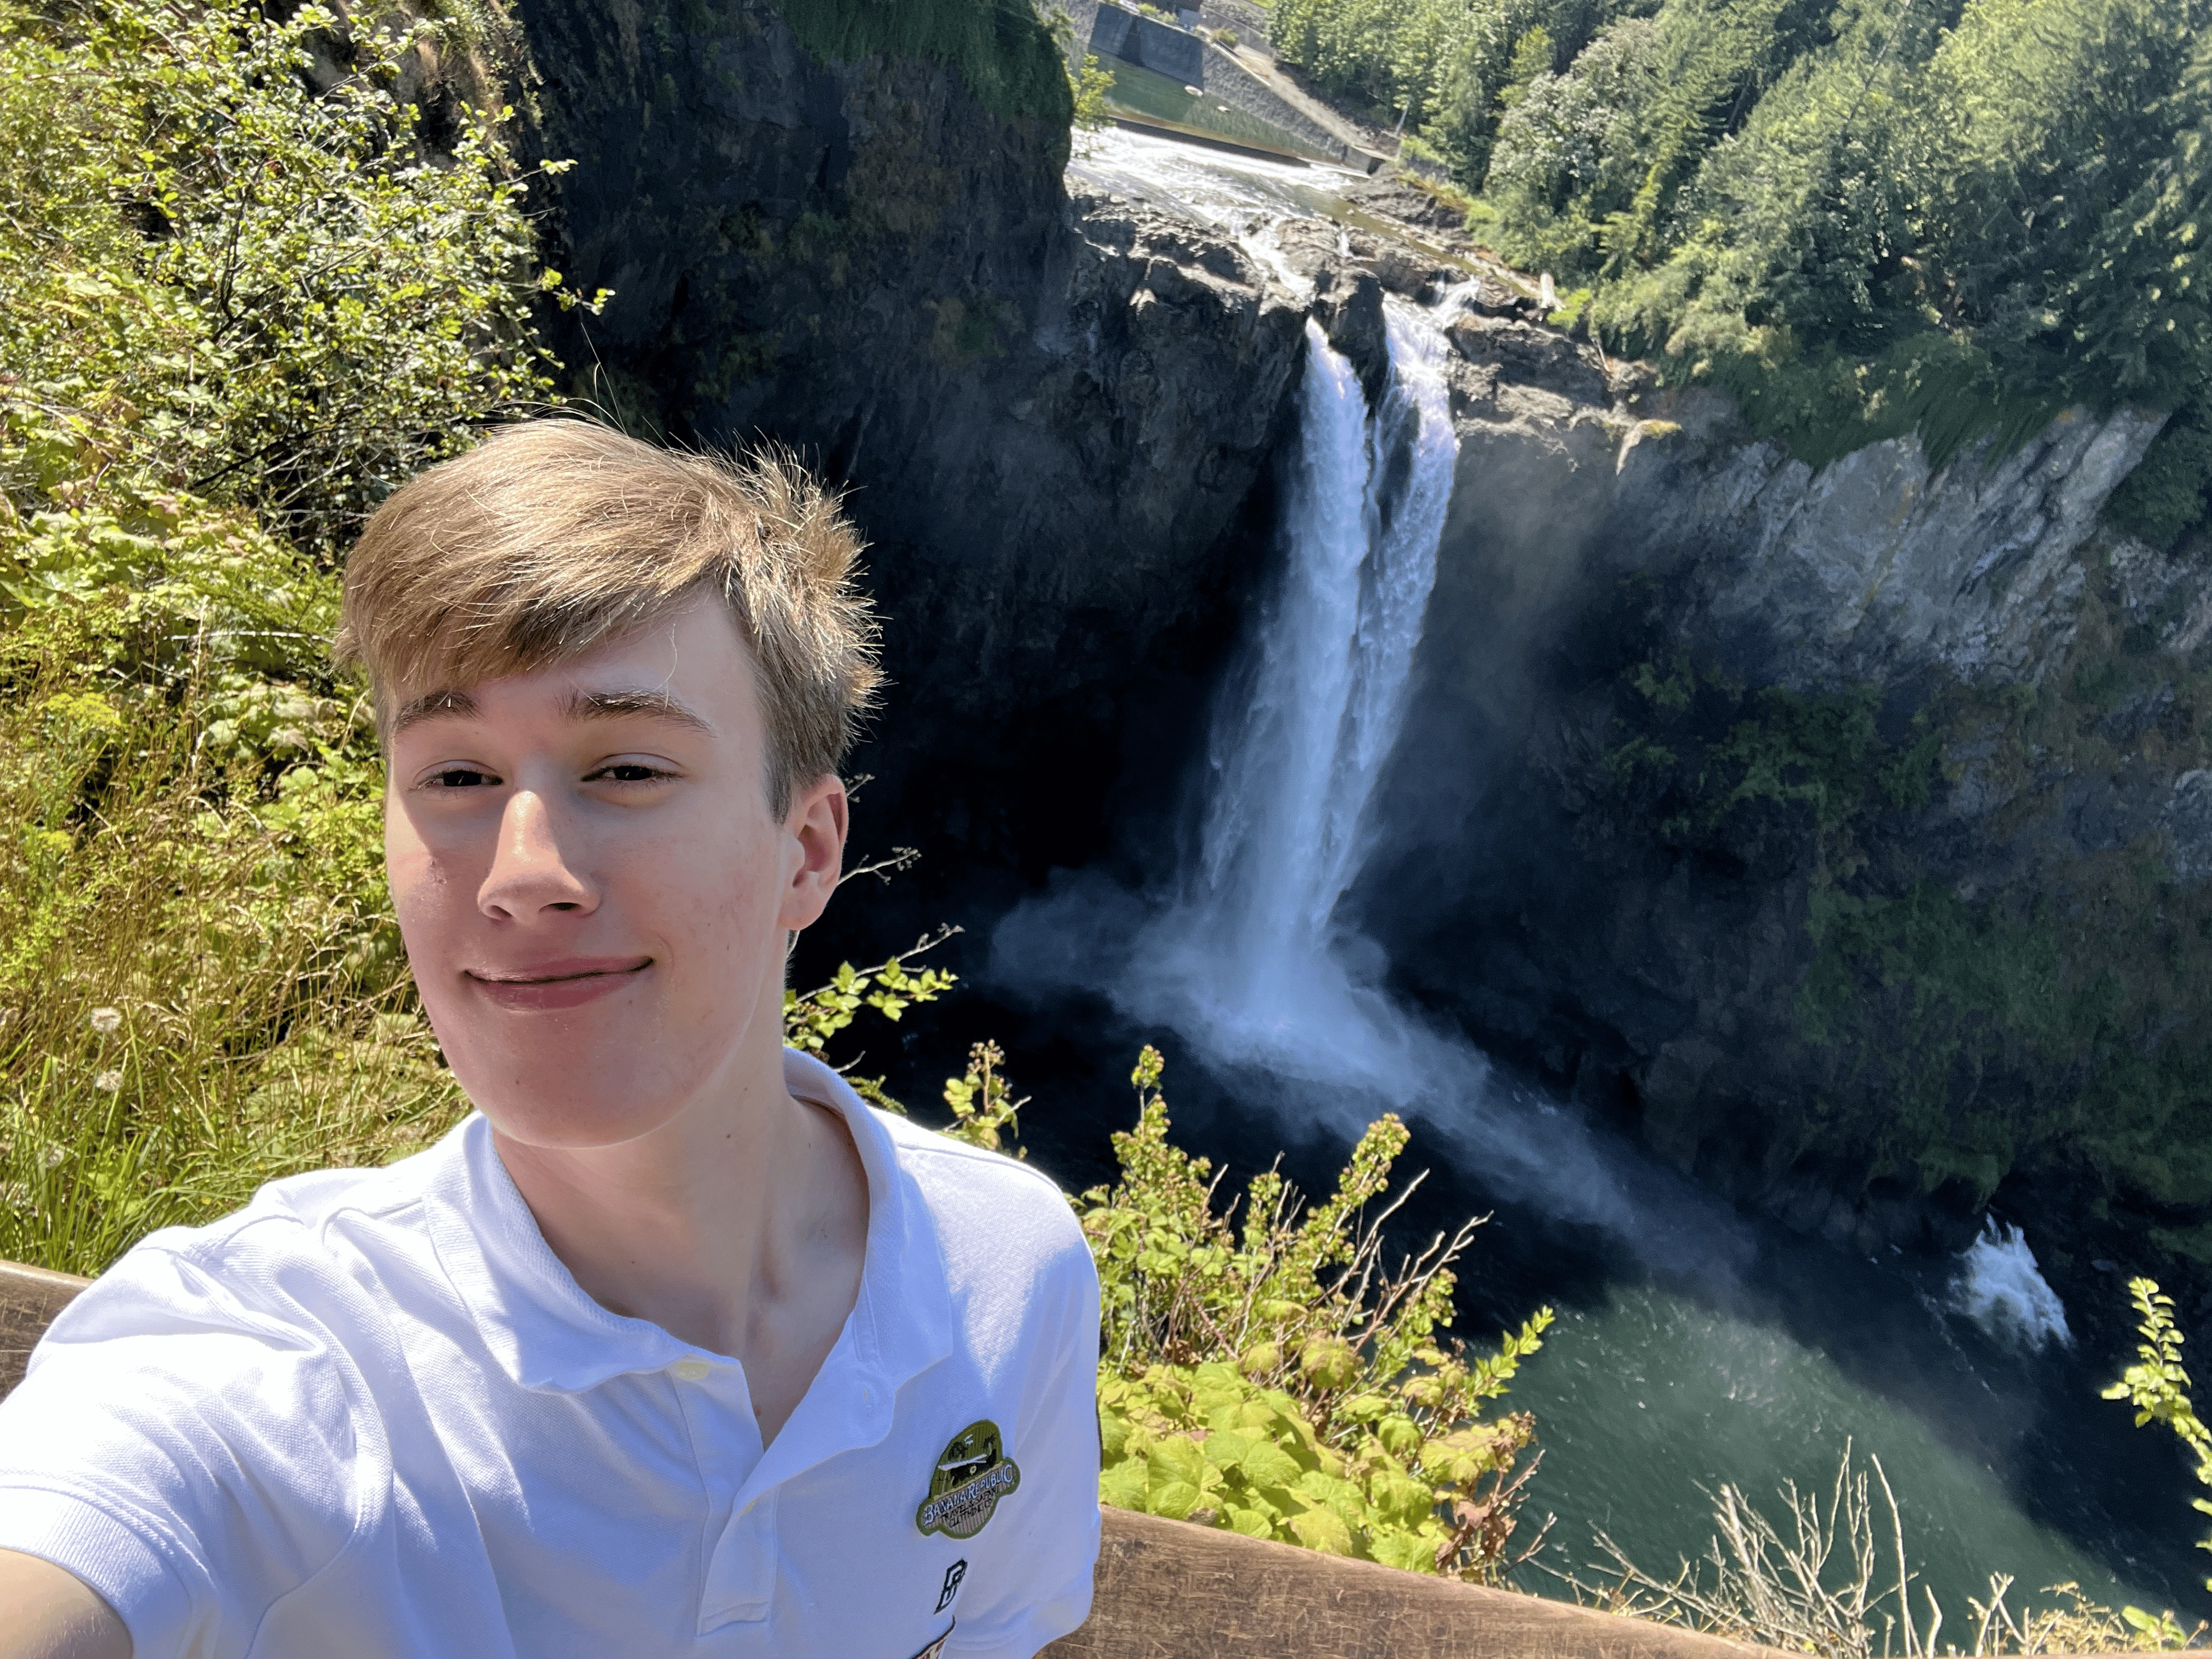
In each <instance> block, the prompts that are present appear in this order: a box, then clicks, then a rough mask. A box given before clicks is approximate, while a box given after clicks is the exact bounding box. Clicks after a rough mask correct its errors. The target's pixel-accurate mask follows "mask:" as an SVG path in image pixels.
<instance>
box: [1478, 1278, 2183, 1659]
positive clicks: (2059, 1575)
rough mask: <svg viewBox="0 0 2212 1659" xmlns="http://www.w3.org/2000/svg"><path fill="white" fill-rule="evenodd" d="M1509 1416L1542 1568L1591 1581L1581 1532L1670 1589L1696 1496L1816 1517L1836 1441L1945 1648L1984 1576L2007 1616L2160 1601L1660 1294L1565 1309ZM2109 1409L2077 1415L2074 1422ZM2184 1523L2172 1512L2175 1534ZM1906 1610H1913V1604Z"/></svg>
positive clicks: (1849, 1386)
mask: <svg viewBox="0 0 2212 1659" xmlns="http://www.w3.org/2000/svg"><path fill="white" fill-rule="evenodd" d="M1510 1403H1511V1405H1512V1406H1513V1407H1515V1408H1516V1409H1519V1410H1525V1411H1531V1412H1534V1413H1535V1415H1536V1423H1537V1437H1538V1442H1539V1443H1540V1444H1541V1446H1542V1447H1543V1449H1544V1462H1543V1468H1542V1470H1541V1474H1539V1475H1538V1476H1537V1478H1536V1480H1535V1482H1534V1501H1533V1503H1532V1504H1530V1506H1529V1507H1530V1510H1532V1511H1533V1512H1534V1516H1537V1517H1541V1516H1542V1514H1543V1513H1544V1512H1546V1511H1547V1510H1548V1511H1550V1512H1552V1513H1553V1514H1554V1515H1556V1516H1557V1517H1558V1519H1557V1521H1556V1522H1555V1523H1554V1525H1553V1529H1552V1534H1551V1541H1550V1543H1549V1544H1548V1545H1547V1548H1546V1550H1545V1553H1544V1555H1543V1557H1542V1558H1541V1559H1543V1560H1544V1561H1546V1562H1547V1563H1548V1564H1549V1565H1551V1566H1552V1567H1553V1569H1554V1570H1555V1571H1580V1572H1582V1575H1583V1577H1584V1578H1585V1579H1586V1580H1589V1581H1591V1582H1595V1581H1597V1580H1598V1579H1600V1578H1602V1577H1605V1576H1606V1575H1605V1574H1603V1573H1601V1572H1591V1571H1585V1570H1584V1569H1585V1567H1586V1564H1589V1563H1591V1562H1594V1561H1596V1560H1598V1559H1601V1558H1600V1556H1599V1553H1598V1552H1597V1551H1596V1550H1595V1548H1593V1547H1591V1534H1592V1530H1593V1528H1604V1529H1605V1531H1607V1533H1609V1534H1611V1535H1612V1536H1613V1539H1614V1540H1615V1541H1617V1542H1619V1543H1620V1545H1621V1546H1622V1547H1623V1548H1625V1549H1626V1551H1627V1552H1628V1553H1629V1554H1630V1555H1631V1556H1632V1558H1633V1559H1635V1560H1636V1561H1637V1562H1638V1564H1639V1565H1641V1566H1643V1567H1644V1570H1645V1571H1648V1572H1651V1573H1653V1574H1654V1575H1655V1576H1657V1577H1662V1578H1664V1577H1672V1575H1673V1573H1674V1569H1675V1567H1676V1565H1677V1564H1678V1562H1679V1561H1680V1559H1682V1558H1683V1557H1685V1556H1688V1557H1692V1558H1694V1557H1697V1556H1699V1555H1701V1554H1702V1553H1704V1550H1705V1546H1706V1542H1707V1541H1708V1540H1709V1539H1710V1538H1711V1535H1712V1532H1713V1528H1712V1524H1711V1505H1710V1504H1709V1503H1708V1501H1707V1500H1706V1498H1705V1496H1704V1495H1703V1494H1702V1493H1700V1492H1699V1490H1698V1488H1699V1486H1700V1485H1702V1486H1705V1487H1707V1488H1708V1489H1717V1488H1718V1486H1719V1485H1720V1483H1722V1482H1723V1481H1727V1482H1729V1483H1731V1484H1733V1485H1735V1486H1736V1487H1738V1488H1739V1489H1740V1490H1741V1492H1743V1493H1744V1495H1745V1496H1746V1497H1747V1498H1750V1499H1751V1500H1752V1501H1753V1505H1754V1506H1755V1507H1757V1508H1759V1509H1760V1510H1762V1511H1764V1512H1765V1515H1766V1516H1767V1517H1768V1519H1770V1520H1771V1521H1774V1522H1777V1523H1778V1525H1781V1524H1783V1522H1784V1516H1785V1515H1786V1510H1785V1508H1784V1504H1783V1503H1782V1501H1781V1500H1780V1499H1779V1498H1777V1497H1776V1492H1777V1490H1778V1488H1779V1487H1780V1486H1782V1485H1783V1483H1784V1482H1785V1481H1787V1480H1796V1483H1797V1485H1798V1486H1799V1487H1800V1488H1801V1489H1806V1488H1813V1489H1817V1490H1818V1491H1819V1492H1820V1493H1821V1495H1822V1498H1823V1502H1824V1503H1825V1501H1826V1495H1827V1493H1828V1492H1829V1490H1830V1487H1831V1486H1832V1482H1833V1480H1834V1478H1835V1474H1836V1468H1837V1463H1838V1460H1839V1459H1840V1458H1841V1457H1842V1456H1843V1455H1844V1446H1845V1443H1846V1442H1847V1441H1848V1442H1849V1443H1850V1445H1851V1446H1852V1448H1853V1449H1854V1450H1855V1451H1856V1452H1857V1454H1859V1455H1860V1456H1861V1457H1862V1459H1863V1458H1864V1457H1866V1456H1868V1455H1871V1456H1874V1457H1878V1458H1879V1459H1880V1460H1881V1465H1882V1468H1883V1469H1884V1471H1885V1472H1886V1473H1887V1475H1888V1478H1889V1484H1890V1486H1891V1489H1892V1490H1893V1492H1895V1494H1896V1496H1897V1499H1898V1505H1899V1510H1900V1512H1901V1515H1902V1517H1903V1522H1904V1531H1905V1553H1906V1555H1907V1557H1908V1558H1909V1559H1910V1560H1911V1563H1912V1565H1913V1566H1914V1568H1915V1570H1916V1571H1917V1572H1918V1573H1919V1575H1920V1577H1921V1579H1922V1582H1923V1583H1925V1584H1926V1585H1927V1586H1928V1587H1929V1589H1932V1590H1933V1591H1934V1592H1935V1594H1936V1597H1937V1599H1938V1601H1941V1602H1942V1605H1943V1608H1944V1626H1945V1636H1946V1638H1947V1639H1948V1638H1950V1637H1951V1636H1952V1635H1953V1634H1954V1633H1957V1634H1958V1635H1959V1637H1960V1639H1961V1640H1962V1641H1965V1640H1966V1636H1967V1634H1968V1632H1966V1628H1965V1627H1966V1626H1967V1625H1968V1623H1969V1620H1970V1617H1971V1610H1970V1609H1969V1608H1968V1607H1967V1606H1966V1598H1967V1597H1968V1596H1969V1595H1973V1596H1976V1597H1978V1598H1979V1599H1981V1600H1984V1601H1986V1600H1987V1599H1988V1595H1989V1591H1988V1588H1987V1586H1988V1580H1989V1575H1990V1573H1991V1572H1992V1571H2002V1572H2006V1573H2009V1574H2010V1575H2012V1577H2013V1578H2014V1579H2015V1586H2014V1589H2012V1591H2011V1593H2010V1595H2009V1596H2008V1605H2009V1606H2010V1607H2012V1608H2013V1609H2014V1610H2015V1613H2017V1612H2019V1611H2020V1610H2021V1607H2023V1606H2024V1605H2028V1604H2038V1605H2039V1604H2043V1603H2046V1602H2048V1601H2051V1599H2052V1598H2051V1597H2049V1596H2045V1595H2038V1594H2037V1591H2038V1590H2039V1589H2040V1588H2041V1587H2043V1586H2045V1585H2051V1584H2059V1583H2069V1582H2071V1583H2079V1584H2080V1585H2081V1589H2082V1591H2083V1593H2084V1594H2086V1595H2087V1596H2088V1597H2089V1599H2090V1600H2091V1601H2099V1602H2102V1603H2104V1604H2106V1605H2107V1606H2112V1607H2118V1606H2122V1605H2124V1604H2127V1603H2130V1602H2133V1603H2136V1604H2140V1605H2148V1606H2151V1607H2156V1606H2158V1605H2159V1604H2160V1603H2159V1598H2158V1597H2157V1596H2156V1595H2154V1594H2153V1593H2151V1592H2149V1591H2148V1590H2144V1589H2139V1588H2136V1587H2135V1586H2131V1585H2129V1584H2126V1583H2122V1582H2121V1581H2120V1580H2119V1579H2118V1578H2117V1577H2114V1576H2113V1574H2112V1572H2111V1571H2109V1570H2108V1569H2107V1568H2106V1567H2105V1566H2104V1565H2102V1564H2100V1562H2098V1561H2097V1560H2095V1559H2093V1558H2091V1557H2090V1556H2088V1555H2087V1554H2085V1553H2083V1552H2082V1551H2081V1550H2080V1549H2079V1548H2077V1547H2075V1546H2074V1545H2072V1544H2070V1543H2069V1542H2068V1541H2066V1540H2064V1539H2063V1538H2060V1537H2058V1536H2057V1534H2054V1533H2052V1532H2051V1531H2049V1530H2047V1529H2046V1528H2043V1527H2040V1526H2038V1525H2037V1524H2036V1523H2035V1522H2033V1520H2031V1519H2030V1518H2029V1517H2028V1516H2026V1515H2025V1514H2023V1513H2022V1512H2021V1509H2020V1507H2019V1506H2018V1504H2016V1503H2015V1500H2014V1499H2013V1498H2012V1497H2011V1495H2010V1494H2009V1493H2008V1492H2006V1490H2005V1488H2004V1486H2003V1484H2002V1482H2001V1481H2000V1480H1998V1478H1997V1475H1996V1472H1995V1471H1994V1470H1992V1469H1991V1468H1989V1467H1987V1466H1985V1465H1984V1464H1982V1463H1979V1462H1976V1461H1974V1459H1973V1458H1972V1456H1971V1455H1967V1454H1965V1453H1962V1452H1961V1451H1960V1450H1959V1449H1955V1448H1954V1447H1953V1446H1951V1445H1948V1444H1946V1443H1944V1442H1943V1441H1942V1439H1939V1438H1938V1437H1937V1436H1936V1434H1935V1433H1934V1432H1932V1431H1930V1430H1929V1427H1928V1426H1927V1425H1925V1424H1923V1422H1922V1421H1921V1419H1919V1418H1918V1417H1917V1416H1916V1415H1914V1414H1913V1413H1911V1412H1909V1411H1907V1410H1905V1409H1904V1408H1902V1407H1899V1406H1898V1405H1897V1404H1895V1403H1893V1401H1890V1400H1887V1399H1885V1398H1884V1397H1883V1396H1882V1395H1879V1394H1876V1393H1875V1392H1873V1391H1872V1390H1870V1389H1866V1388H1863V1387H1861V1386H1860V1385H1859V1384H1857V1383H1855V1382H1853V1381H1852V1380H1851V1379H1850V1378H1849V1377H1848V1376H1845V1375H1844V1372H1843V1371H1842V1370H1840V1369H1839V1368H1838V1366H1837V1365H1835V1364H1833V1363H1832V1362H1831V1361H1830V1360H1829V1358H1827V1357H1826V1355H1825V1354H1823V1353H1821V1352H1819V1351H1818V1350H1816V1349H1814V1348H1810V1347H1808V1346H1804V1345H1802V1343H1800V1342H1798V1341H1797V1340H1796V1339H1794V1338H1793V1337H1791V1336H1790V1335H1789V1334H1787V1333H1785V1332H1783V1331H1781V1330H1778V1329H1774V1328H1769V1327H1765V1326H1762V1325H1759V1324H1756V1323H1753V1322H1749V1321H1747V1320H1743V1319H1741V1318H1738V1317H1735V1316H1732V1315H1729V1314H1726V1313H1718V1312H1714V1311H1712V1310H1708V1309H1705V1308H1703V1307H1699V1306H1698V1305H1695V1304H1692V1303H1689V1302H1686V1301H1682V1300H1680V1299H1678V1298H1675V1297H1670V1296H1668V1295H1667V1294H1665V1293H1664V1292H1662V1291H1655V1290H1650V1289H1646V1288H1632V1289H1621V1290H1618V1291H1614V1292H1613V1295H1612V1297H1611V1298H1610V1300H1609V1301H1608V1302H1607V1304H1605V1305H1603V1306H1601V1307H1599V1308H1597V1309H1595V1310H1587V1311H1577V1310H1567V1311H1563V1312H1562V1313H1561V1315H1560V1317H1559V1322H1558V1323H1557V1324H1556V1325H1554V1326H1553V1331H1552V1334H1551V1335H1550V1337H1549V1338H1548V1339H1547V1343H1546V1346H1545V1348H1544V1351H1543V1352H1541V1353H1540V1354H1538V1355H1537V1356H1536V1357H1535V1358H1534V1359H1533V1360H1532V1361H1530V1362H1529V1363H1528V1366H1527V1367H1526V1368H1525V1369H1524V1370H1523V1371H1522V1375H1521V1376H1520V1378H1519V1379H1518V1380H1517V1381H1516V1383H1515V1385H1514V1388H1513V1392H1512V1395H1511V1401H1510ZM2119 1409H2120V1407H2117V1406H2107V1405H2105V1404H2104V1403H2103V1402H2101V1401H2097V1400H2095V1399H2094V1398H2093V1397H2092V1398H2090V1399H2087V1400H2085V1401H2083V1410H2084V1411H2085V1412H2087V1411H2092V1410H2100V1411H2118V1410H2119ZM1876 1501H1877V1503H1878V1504H1879V1503H1880V1502H1881V1499H1880V1496H1879V1491H1878V1489H1877V1491H1876ZM1877 1513H1878V1515H1880V1516H1881V1519H1880V1520H1879V1521H1878V1522H1877V1537H1878V1539H1879V1540H1880V1541H1881V1543H1882V1545H1883V1547H1884V1548H1883V1553H1884V1554H1885V1556H1887V1557H1891V1558H1893V1554H1894V1551H1893V1547H1889V1546H1888V1542H1887V1540H1888V1522H1887V1511H1886V1507H1885V1508H1884V1509H1883V1510H1878V1511H1877ZM2187 1518H2188V1517H2187V1516H2186V1515H2185V1513H2184V1514H2180V1515H2177V1516H2176V1517H2175V1524H2176V1526H2177V1527H2179V1526H2181V1525H2183V1524H2185V1521H2186V1519H2187ZM1784 1532H1785V1535H1787V1528H1786V1526H1785V1527H1784ZM1522 1578H1523V1582H1524V1585H1525V1587H1526V1588H1528V1589H1534V1590H1538V1591H1540V1592H1541V1593H1544V1594H1547V1595H1559V1594H1561V1593H1562V1587H1561V1586H1560V1585H1559V1583H1558V1582H1557V1581H1556V1580H1555V1579H1551V1578H1549V1577H1547V1576H1546V1575H1544V1574H1542V1573H1541V1572H1536V1571H1533V1570H1530V1569H1524V1570H1523V1572H1522ZM1881 1582H1883V1581H1882V1580H1881V1579H1878V1580H1877V1583H1881ZM1914 1599H1915V1602H1916V1604H1917V1605H1919V1606H1922V1607H1924V1598H1923V1597H1922V1596H1921V1595H1920V1593H1919V1592H1918V1591H1917V1590H1916V1591H1915V1595H1914Z"/></svg>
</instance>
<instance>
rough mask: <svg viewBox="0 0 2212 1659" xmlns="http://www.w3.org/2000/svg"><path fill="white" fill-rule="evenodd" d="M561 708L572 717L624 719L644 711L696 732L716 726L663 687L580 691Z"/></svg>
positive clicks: (705, 730)
mask: <svg viewBox="0 0 2212 1659" xmlns="http://www.w3.org/2000/svg"><path fill="white" fill-rule="evenodd" d="M561 712H562V714H566V715H567V716H568V718H569V719H570V720H623V719H627V718H628V717H629V716H631V715H635V714H643V715H646V716H647V717H649V718H651V719H653V720H671V721H673V722H674V723H675V724H677V725H678V726H690V727H691V728H692V730H694V731H696V732H712V731H713V730H714V727H713V726H709V725H708V723H707V722H706V720H703V719H702V718H701V717H700V716H699V715H697V714H693V713H692V712H691V711H690V709H689V708H685V707H684V705H683V704H682V703H681V702H678V700H677V699H676V698H675V697H673V696H670V695H669V694H668V693H667V692H665V691H660V690H649V691H628V690H617V691H579V692H576V693H575V694H574V695H573V696H570V697H569V699H568V706H567V707H566V708H563V709H562V711H561Z"/></svg>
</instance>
